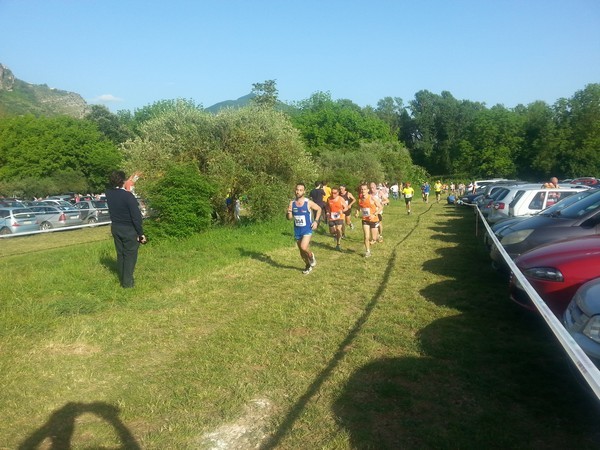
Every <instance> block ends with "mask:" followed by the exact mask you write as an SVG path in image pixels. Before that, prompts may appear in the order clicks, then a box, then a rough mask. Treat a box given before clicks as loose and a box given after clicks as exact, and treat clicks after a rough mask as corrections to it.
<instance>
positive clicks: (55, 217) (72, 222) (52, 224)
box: [29, 204, 83, 230]
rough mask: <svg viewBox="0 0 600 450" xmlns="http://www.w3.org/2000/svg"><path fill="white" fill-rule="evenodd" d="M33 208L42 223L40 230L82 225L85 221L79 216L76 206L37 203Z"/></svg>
mask: <svg viewBox="0 0 600 450" xmlns="http://www.w3.org/2000/svg"><path fill="white" fill-rule="evenodd" d="M29 209H31V210H32V211H33V212H34V213H35V215H36V217H37V219H38V221H39V224H40V230H51V229H53V228H64V227H72V226H76V225H81V224H82V223H83V221H82V220H81V218H80V216H79V210H78V209H77V208H75V207H74V206H72V205H71V206H61V205H56V206H55V205H51V204H46V205H37V206H31V207H30V208H29Z"/></svg>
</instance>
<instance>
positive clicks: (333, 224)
mask: <svg viewBox="0 0 600 450" xmlns="http://www.w3.org/2000/svg"><path fill="white" fill-rule="evenodd" d="M345 209H346V200H344V198H343V197H341V196H340V191H339V190H338V189H337V188H332V189H331V197H329V199H328V200H327V223H328V224H329V232H330V233H331V234H332V235H333V238H334V239H335V249H336V250H337V251H341V250H342V247H341V242H340V241H341V239H342V227H343V226H344V210H345Z"/></svg>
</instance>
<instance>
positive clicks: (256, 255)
mask: <svg viewBox="0 0 600 450" xmlns="http://www.w3.org/2000/svg"><path fill="white" fill-rule="evenodd" d="M237 250H238V251H239V252H240V256H242V257H244V258H252V259H254V260H256V261H260V262H262V263H265V264H268V265H270V266H272V267H277V268H278V269H289V270H299V266H288V265H285V264H281V263H278V262H277V261H275V260H274V259H273V258H271V257H270V256H269V255H266V254H264V253H260V252H254V251H252V250H246V249H244V248H242V247H238V248H237Z"/></svg>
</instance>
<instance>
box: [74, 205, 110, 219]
mask: <svg viewBox="0 0 600 450" xmlns="http://www.w3.org/2000/svg"><path fill="white" fill-rule="evenodd" d="M75 207H76V208H77V209H79V214H80V217H81V220H82V221H83V223H98V222H109V221H110V215H109V214H108V205H107V204H106V202H105V201H102V200H80V201H79V202H78V203H75Z"/></svg>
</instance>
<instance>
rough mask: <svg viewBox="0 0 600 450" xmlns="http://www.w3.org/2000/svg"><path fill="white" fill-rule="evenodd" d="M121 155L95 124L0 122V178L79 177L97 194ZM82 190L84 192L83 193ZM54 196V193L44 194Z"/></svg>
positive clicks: (16, 119)
mask: <svg viewBox="0 0 600 450" xmlns="http://www.w3.org/2000/svg"><path fill="white" fill-rule="evenodd" d="M121 160H122V157H121V153H120V152H119V151H118V149H117V148H116V146H115V145H114V144H113V143H111V142H110V141H108V140H107V139H106V138H105V137H104V135H102V133H100V131H98V128H97V127H96V125H95V124H93V123H91V122H89V121H87V120H80V119H74V118H71V117H66V116H59V117H38V118H36V117H33V116H20V117H11V118H6V119H1V120H0V178H3V179H9V180H10V179H25V178H38V179H43V178H51V177H53V176H55V175H56V174H59V173H61V172H63V173H65V172H64V171H67V173H75V174H79V175H78V176H82V177H83V178H84V179H85V180H86V184H87V189H89V190H91V191H92V192H99V191H101V190H102V189H103V188H104V184H105V179H106V174H107V173H108V172H109V171H110V170H111V169H114V168H115V167H119V166H120V164H121ZM87 189H86V190H87ZM48 193H56V192H48Z"/></svg>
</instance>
